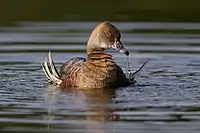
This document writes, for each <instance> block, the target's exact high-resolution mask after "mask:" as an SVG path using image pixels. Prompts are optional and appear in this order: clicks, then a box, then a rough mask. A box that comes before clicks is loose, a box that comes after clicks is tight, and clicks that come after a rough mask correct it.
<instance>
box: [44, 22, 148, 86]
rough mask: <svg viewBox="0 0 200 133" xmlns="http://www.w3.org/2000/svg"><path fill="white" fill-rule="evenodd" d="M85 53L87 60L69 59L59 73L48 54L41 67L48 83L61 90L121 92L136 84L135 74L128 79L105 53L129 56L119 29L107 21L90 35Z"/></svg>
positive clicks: (81, 58)
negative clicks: (115, 52) (95, 89)
mask: <svg viewBox="0 0 200 133" xmlns="http://www.w3.org/2000/svg"><path fill="white" fill-rule="evenodd" d="M86 49H87V50H86V52H87V53H86V58H83V57H74V58H72V59H69V60H68V61H67V62H65V63H63V64H62V66H61V68H60V72H58V71H57V68H56V66H55V64H54V61H53V60H52V56H51V52H50V51H49V54H48V57H47V59H46V60H45V61H44V62H42V64H41V66H42V69H43V71H44V73H45V75H46V77H47V78H48V80H49V82H50V83H51V84H55V85H57V86H59V87H61V88H77V89H89V88H118V87H125V86H128V85H130V84H135V83H136V81H135V79H134V75H135V73H129V75H128V76H127V75H126V74H125V73H124V71H123V70H122V68H120V66H119V65H117V63H116V62H115V60H114V59H113V57H112V55H110V54H108V53H107V52H106V50H107V49H114V50H115V51H118V52H120V53H122V54H125V55H126V56H129V51H128V50H127V49H126V48H125V47H124V45H123V44H122V42H121V33H120V31H119V30H118V28H117V27H116V26H114V25H113V24H111V23H110V22H108V21H105V22H102V23H100V24H98V25H97V26H96V27H95V28H94V29H93V31H92V32H91V35H90V37H89V39H88V42H87V46H86ZM143 66H144V64H143ZM143 66H142V67H143ZM142 67H141V68H142ZM141 68H140V69H141Z"/></svg>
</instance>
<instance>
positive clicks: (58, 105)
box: [0, 22, 200, 133]
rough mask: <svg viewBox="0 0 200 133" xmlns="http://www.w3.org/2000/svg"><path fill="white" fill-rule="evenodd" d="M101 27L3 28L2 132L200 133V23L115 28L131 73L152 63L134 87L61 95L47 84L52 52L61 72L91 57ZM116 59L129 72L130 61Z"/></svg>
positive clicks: (0, 29)
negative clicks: (88, 50) (93, 36)
mask: <svg viewBox="0 0 200 133" xmlns="http://www.w3.org/2000/svg"><path fill="white" fill-rule="evenodd" d="M96 24H97V22H73V23H69V22H16V25H15V26H11V27H0V131H1V132H65V133H66V132H69V133H84V132H85V133H91V132H95V133H98V132H99V133H103V132H106V133H112V132H113V133H133V132H135V133H138V132H148V133H155V132H159V133H172V132H176V133H177V132H180V133H182V132H192V133H199V131H200V127H199V124H200V89H199V86H200V83H199V81H200V58H199V56H200V45H199V44H200V36H199V33H200V32H199V30H200V24H198V23H143V22H138V23H130V22H129V23H126V22H124V23H117V22H116V23H114V24H115V25H116V26H117V27H118V28H119V29H120V30H121V31H122V42H123V43H124V45H125V46H126V48H127V49H128V50H129V51H130V53H131V58H130V60H131V64H130V65H131V67H132V69H133V70H136V69H137V68H139V67H140V66H141V65H142V63H144V62H145V61H147V60H150V62H149V63H148V64H147V65H146V66H145V67H144V69H143V70H142V72H141V73H140V75H138V76H137V81H138V83H137V84H136V85H135V86H134V87H122V88H118V89H116V90H102V89H100V90H95V91H82V90H79V91H73V90H67V91H61V90H59V89H57V88H55V87H53V86H47V85H46V80H47V79H46V77H45V75H44V74H43V72H42V69H41V67H40V63H41V62H42V61H43V60H44V59H45V57H46V56H47V52H48V51H49V50H51V51H52V55H53V59H54V60H55V64H56V66H57V68H59V67H60V66H61V64H62V63H63V62H65V61H66V60H68V59H70V58H72V57H75V56H82V57H85V44H86V42H87V39H88V37H89V34H90V32H91V30H92V28H93V27H94V26H95V25H96ZM177 31H178V32H177ZM110 52H111V54H112V55H113V56H114V58H115V60H116V62H117V63H118V64H119V65H120V66H121V67H122V68H123V70H124V71H126V69H127V66H126V64H127V61H126V56H124V55H122V54H120V53H117V52H114V51H110Z"/></svg>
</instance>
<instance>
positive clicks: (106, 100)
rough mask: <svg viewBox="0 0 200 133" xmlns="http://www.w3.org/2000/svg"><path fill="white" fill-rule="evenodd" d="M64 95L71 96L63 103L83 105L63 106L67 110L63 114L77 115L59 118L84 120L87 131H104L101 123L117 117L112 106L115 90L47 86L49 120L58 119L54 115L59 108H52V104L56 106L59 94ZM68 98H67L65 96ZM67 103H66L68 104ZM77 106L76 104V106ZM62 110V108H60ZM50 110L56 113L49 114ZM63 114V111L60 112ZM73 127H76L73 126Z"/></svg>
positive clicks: (114, 119)
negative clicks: (62, 88) (61, 88)
mask: <svg viewBox="0 0 200 133" xmlns="http://www.w3.org/2000/svg"><path fill="white" fill-rule="evenodd" d="M63 94H66V95H64V96H65V97H68V96H69V94H71V95H70V96H71V98H70V101H68V100H66V101H62V102H64V103H67V102H70V103H72V104H77V105H84V106H81V107H80V108H75V109H73V108H72V109H71V108H69V109H68V108H67V107H64V109H66V110H68V111H66V112H65V115H67V116H68V115H69V114H67V112H70V111H71V112H73V111H74V112H76V113H77V112H78V113H79V115H73V113H72V116H71V117H67V118H66V117H65V116H64V118H61V119H62V120H63V119H65V118H66V119H67V120H68V121H69V118H70V120H76V121H77V122H78V121H79V120H86V123H87V122H88V123H87V124H85V127H82V128H85V130H87V132H105V129H104V128H103V127H102V126H103V124H104V123H105V122H108V121H116V120H118V119H119V116H118V115H117V114H116V113H115V107H114V105H115V104H114V103H113V100H112V99H113V98H115V91H114V90H113V89H90V90H74V89H69V90H67V91H66V90H64V91H63V90H60V89H56V88H52V87H51V88H50V87H49V88H48V89H47V91H46V94H45V95H46V96H45V98H46V102H47V103H48V104H49V105H51V106H50V107H49V109H48V117H47V118H49V120H51V121H52V120H53V119H56V120H58V119H59V118H60V117H59V118H56V115H59V114H58V112H59V109H60V108H59V109H56V108H54V106H53V105H55V106H56V104H57V103H58V101H60V99H59V98H60V97H59V95H62V96H63ZM64 99H65V98H63V99H62V100H64ZM66 99H69V98H66ZM72 100H73V101H72ZM68 104H69V103H67V105H68ZM65 105H66V104H64V105H63V106H65ZM76 107H77V106H76ZM62 110H63V109H62ZM51 112H57V113H56V115H54V116H53V114H51ZM62 116H63V113H62ZM49 128H50V127H49V125H48V130H50V129H49ZM74 128H77V126H76V127H74Z"/></svg>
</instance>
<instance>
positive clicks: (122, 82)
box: [117, 65, 130, 86]
mask: <svg viewBox="0 0 200 133" xmlns="http://www.w3.org/2000/svg"><path fill="white" fill-rule="evenodd" d="M117 83H118V86H127V85H129V84H130V81H129V80H128V78H127V77H126V75H125V73H124V72H123V70H122V69H121V68H120V66H118V65H117Z"/></svg>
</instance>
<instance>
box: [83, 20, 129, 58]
mask: <svg viewBox="0 0 200 133" xmlns="http://www.w3.org/2000/svg"><path fill="white" fill-rule="evenodd" d="M120 38H121V34H120V32H119V30H118V29H117V28H116V27H115V26H114V25H112V24H110V23H109V22H103V23H100V24H99V25H98V26H97V27H96V28H95V29H94V30H93V31H92V34H91V36H90V38H89V40H88V44H87V53H88V54H89V53H90V52H94V51H104V50H106V49H114V50H116V51H118V52H120V53H123V54H126V55H127V56H128V55H129V52H128V51H127V50H126V49H125V48H124V46H123V45H122V43H121V41H120Z"/></svg>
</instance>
